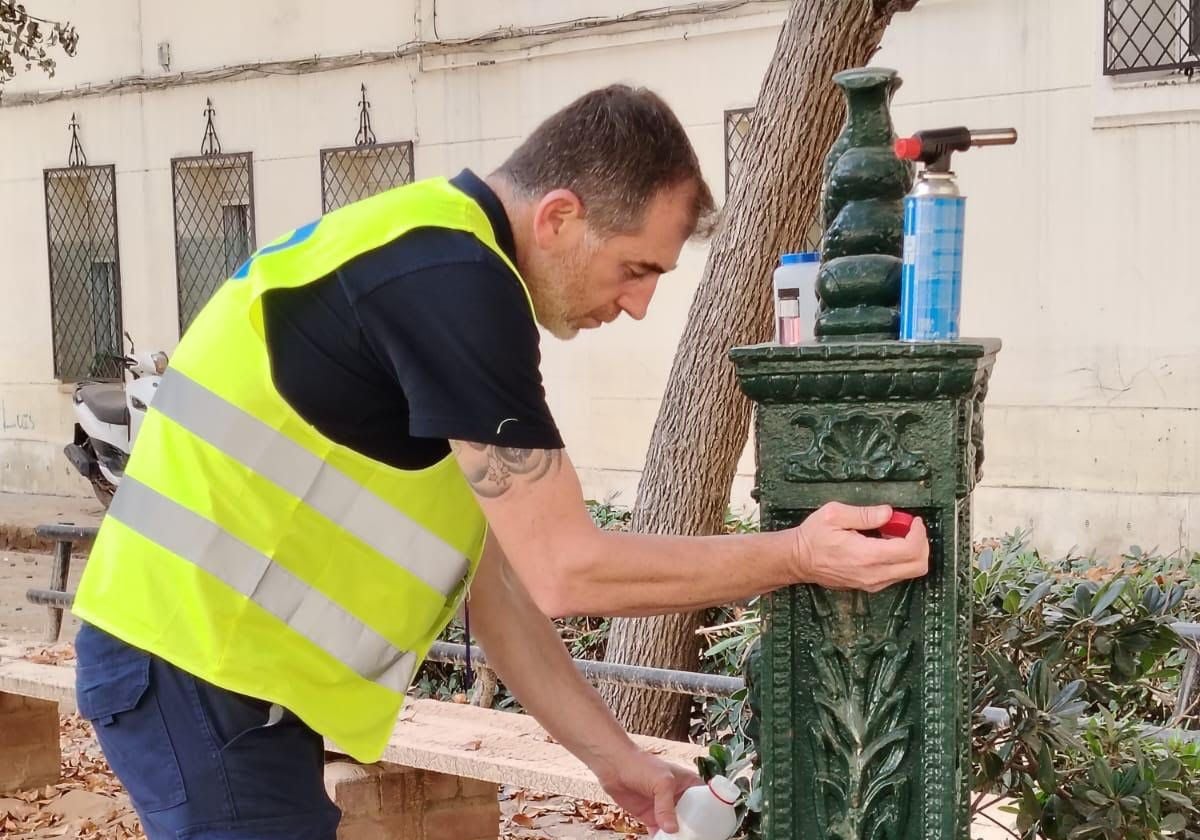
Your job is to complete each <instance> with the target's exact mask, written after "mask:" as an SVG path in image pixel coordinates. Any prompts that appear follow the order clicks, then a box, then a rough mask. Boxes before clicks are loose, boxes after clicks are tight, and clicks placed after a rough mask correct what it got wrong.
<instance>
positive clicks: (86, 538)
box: [25, 525, 1200, 742]
mask: <svg viewBox="0 0 1200 840" xmlns="http://www.w3.org/2000/svg"><path fill="white" fill-rule="evenodd" d="M96 532H97V529H96V528H94V527H89V526H76V525H40V526H38V528H37V529H36V533H37V535H38V536H39V537H41V538H42V539H44V540H53V541H54V542H55V554H54V565H53V568H52V570H51V574H50V588H48V589H40V588H35V589H30V590H28V591H27V592H26V593H25V597H26V599H27V600H29V601H30V602H31V603H34V604H39V605H42V606H45V607H49V609H50V622H51V634H50V635H49V637H48V639H47V640H48V641H50V642H55V641H57V640H58V636H59V628H60V627H61V623H62V611H63V610H64V609H70V608H71V604H72V602H73V601H74V595H73V594H72V593H70V592H67V591H66V582H67V576H68V574H69V572H70V564H71V551H72V548H73V546H74V544H75V543H77V542H90V541H91V540H93V539H95V537H96ZM1172 629H1174V630H1175V632H1176V633H1177V634H1178V635H1179V637H1180V639H1181V640H1182V641H1183V643H1184V645H1185V646H1186V648H1187V651H1188V653H1187V660H1186V662H1185V663H1184V667H1183V674H1182V676H1181V679H1180V685H1179V692H1178V696H1177V700H1176V706H1175V712H1174V714H1173V715H1172V718H1171V721H1170V722H1169V725H1168V726H1154V725H1150V724H1146V725H1144V726H1143V727H1142V729H1143V731H1144V733H1145V734H1146V735H1147V736H1148V737H1153V738H1158V739H1161V740H1172V739H1179V740H1183V741H1198V742H1200V730H1196V729H1178V728H1172V727H1174V726H1177V725H1178V724H1180V723H1183V722H1184V720H1185V719H1187V718H1189V717H1194V716H1195V712H1196V708H1197V706H1200V691H1198V689H1200V623H1198V622H1186V621H1180V622H1176V623H1175V624H1173V625H1172ZM427 659H428V660H429V661H430V662H441V663H447V664H465V663H466V661H467V646H466V645H463V644H455V643H453V642H441V641H439V642H434V643H433V646H432V648H431V649H430V651H429V655H428V656H427ZM571 661H572V662H573V663H574V664H575V667H576V669H577V670H578V671H579V672H580V673H581V674H582V675H583V676H584V677H585V678H586V679H588V680H589V681H591V682H607V683H616V684H621V685H630V686H634V687H636V688H648V689H653V690H656V691H669V692H672V693H675V694H689V695H692V696H695V697H713V698H723V697H724V698H727V697H731V696H733V695H734V694H737V693H738V692H740V691H743V690H744V689H745V688H746V681H745V680H744V679H742V678H741V677H730V676H722V675H720V674H700V673H695V672H693V671H675V670H670V669H667V668H646V667H642V666H639V665H622V664H620V663H616V662H600V661H593V660H588V659H573V660H571ZM471 663H472V667H474V668H480V669H489V668H488V664H487V654H485V653H484V652H483V650H482V649H481V648H479V647H476V646H474V645H472V646H471ZM489 670H490V669H489ZM983 714H984V717H985V718H987V719H988V720H990V721H992V722H993V723H997V724H1002V723H1003V722H1004V721H1005V720H1006V719H1007V715H1008V713H1007V712H1006V711H1005V710H1004V709H998V708H994V707H989V708H987V709H985V710H984V712H983Z"/></svg>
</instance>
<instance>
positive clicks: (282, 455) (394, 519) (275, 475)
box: [127, 368, 469, 597]
mask: <svg viewBox="0 0 1200 840" xmlns="http://www.w3.org/2000/svg"><path fill="white" fill-rule="evenodd" d="M151 410H152V411H158V412H161V413H162V414H164V415H165V416H167V417H169V418H171V419H172V420H174V421H175V422H176V423H178V424H179V425H180V426H182V427H183V428H185V429H187V430H188V431H189V432H191V433H192V434H194V435H196V437H198V438H200V439H201V440H204V441H206V442H208V443H210V444H212V445H213V446H214V447H216V448H217V449H219V450H221V451H222V452H224V453H225V454H226V455H228V456H230V457H231V458H233V459H234V460H237V461H240V462H241V463H242V464H245V465H246V466H247V467H249V468H250V469H252V470H254V471H255V472H256V473H258V474H259V475H261V476H262V477H263V478H265V479H267V480H268V481H270V482H272V483H273V484H277V485H279V487H281V488H282V489H284V490H286V491H287V492H288V493H290V494H291V495H293V496H295V497H297V498H299V499H302V500H303V501H304V502H305V503H306V504H307V505H308V506H309V507H311V508H312V509H313V510H315V511H317V512H318V513H320V514H321V515H322V516H324V517H325V518H326V519H328V520H329V521H331V522H333V523H335V524H336V525H338V526H340V527H341V528H343V529H345V530H346V531H347V532H348V533H350V534H352V535H354V536H355V537H357V538H358V539H360V540H362V541H363V542H364V543H366V544H367V545H369V546H370V547H371V548H373V549H375V550H376V551H378V552H379V553H380V554H382V555H383V556H385V557H387V558H388V559H389V560H391V561H392V562H393V563H395V564H396V565H398V566H400V567H401V568H403V569H404V570H405V571H407V572H409V573H411V574H412V575H413V576H414V577H416V578H418V579H420V580H422V581H424V582H425V583H426V584H428V585H429V586H430V587H431V588H432V589H434V590H436V591H438V592H440V593H441V594H442V595H444V596H446V597H449V596H450V594H451V593H452V592H453V591H454V590H455V588H456V587H457V586H458V585H459V584H460V583H461V582H462V580H463V578H464V577H465V576H466V574H467V572H468V569H469V563H468V561H467V558H465V557H463V555H462V553H461V552H460V551H458V550H457V549H456V548H454V546H452V545H450V544H448V543H446V542H444V541H443V540H441V539H440V538H438V537H437V536H436V535H434V534H432V533H430V532H429V531H427V530H425V529H424V528H423V527H421V526H420V525H419V524H417V523H416V522H414V521H413V520H412V519H410V518H409V517H408V516H406V515H405V514H404V513H403V512H401V511H399V510H397V509H396V508H395V507H393V506H392V505H390V504H388V503H387V502H385V501H384V500H383V499H381V498H379V497H378V496H376V495H375V494H374V493H372V492H371V490H370V489H368V488H366V487H364V486H362V485H361V484H358V483H357V482H355V481H354V480H353V479H351V478H350V477H349V476H347V475H346V474H345V473H343V472H341V471H340V470H338V469H337V468H336V467H334V466H332V465H331V464H329V463H328V462H327V461H324V460H322V459H320V458H318V457H317V456H316V455H313V454H312V453H311V452H309V451H308V450H307V449H305V448H304V447H302V446H300V445H298V444H296V443H295V442H293V441H292V440H290V439H289V438H288V437H286V436H284V435H282V434H280V433H279V432H277V431H275V430H274V429H272V428H271V427H270V426H268V425H267V424H266V423H264V422H262V421H261V420H259V419H258V418H256V417H254V416H252V415H250V414H247V413H246V412H245V411H243V410H242V409H240V408H238V407H237V406H236V405H233V404H232V403H229V402H226V401H225V400H223V399H222V398H221V397H219V396H217V395H216V394H214V393H213V392H212V391H210V390H209V389H207V388H205V387H204V386H203V385H201V384H199V383H198V382H196V381H195V380H193V379H190V378H189V377H187V376H186V375H184V374H182V373H180V372H179V371H177V370H174V369H172V368H168V369H167V372H166V373H165V374H164V375H163V380H162V383H161V384H160V385H159V387H158V391H157V392H156V393H155V395H154V402H153V403H151ZM127 524H128V523H127ZM156 542H157V541H156ZM177 553H178V552H177ZM182 556H183V557H185V558H187V559H189V560H190V559H192V558H191V556H190V555H189V554H187V553H183V554H182Z"/></svg>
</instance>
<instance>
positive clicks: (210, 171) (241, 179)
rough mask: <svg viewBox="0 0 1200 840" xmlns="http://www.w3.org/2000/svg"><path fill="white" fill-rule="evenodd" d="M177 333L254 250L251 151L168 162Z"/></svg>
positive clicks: (185, 326) (174, 159)
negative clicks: (176, 292)
mask: <svg viewBox="0 0 1200 840" xmlns="http://www.w3.org/2000/svg"><path fill="white" fill-rule="evenodd" d="M171 186H172V197H173V202H174V207H175V273H176V279H177V283H178V290H179V333H180V335H182V334H183V332H184V331H185V330H186V329H187V327H188V325H189V324H191V322H192V320H193V319H194V318H195V317H196V315H197V314H198V313H199V312H200V310H201V309H202V308H203V307H204V304H206V303H208V300H209V298H211V297H212V296H213V293H214V292H215V291H216V290H217V288H218V287H219V286H220V285H221V284H222V283H223V282H225V280H226V279H227V278H228V277H229V276H230V275H232V274H233V273H234V271H236V270H237V268H238V266H240V265H241V264H242V263H243V262H245V261H246V260H247V259H249V258H250V254H251V253H252V252H253V251H254V247H255V246H254V169H253V158H252V155H251V154H250V153H249V152H242V153H238V154H220V153H217V154H206V155H199V156H197V157H184V158H173V159H172V160H171Z"/></svg>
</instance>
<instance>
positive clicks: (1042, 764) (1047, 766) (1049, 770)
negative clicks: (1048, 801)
mask: <svg viewBox="0 0 1200 840" xmlns="http://www.w3.org/2000/svg"><path fill="white" fill-rule="evenodd" d="M1037 770H1038V784H1039V785H1041V786H1042V790H1043V791H1045V792H1046V793H1047V794H1051V793H1054V791H1055V790H1057V789H1058V774H1057V773H1055V772H1054V754H1053V753H1052V752H1050V745H1049V744H1047V743H1045V742H1043V743H1042V749H1041V750H1040V751H1039V752H1038V768H1037Z"/></svg>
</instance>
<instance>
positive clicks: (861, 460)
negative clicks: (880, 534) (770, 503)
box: [783, 411, 930, 482]
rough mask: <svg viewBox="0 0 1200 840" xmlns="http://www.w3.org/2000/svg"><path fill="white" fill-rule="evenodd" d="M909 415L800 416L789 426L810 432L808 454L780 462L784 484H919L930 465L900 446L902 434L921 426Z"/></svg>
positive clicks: (850, 413)
mask: <svg viewBox="0 0 1200 840" xmlns="http://www.w3.org/2000/svg"><path fill="white" fill-rule="evenodd" d="M920 419H921V417H920V415H919V414H917V413H916V412H912V411H899V412H869V411H851V412H844V413H840V414H836V415H834V414H831V415H826V416H823V417H818V416H813V415H811V414H798V415H796V416H795V417H794V418H793V420H792V422H793V423H794V424H795V425H797V426H801V427H804V428H807V429H809V430H810V431H811V432H812V443H811V444H810V446H809V448H808V450H806V451H804V452H797V453H795V454H793V455H789V456H788V457H787V458H786V460H785V462H784V473H783V474H784V478H785V479H787V480H788V481H796V482H808V481H919V480H921V479H923V478H928V477H929V475H930V468H929V464H928V463H926V461H925V460H924V459H923V458H922V457H921V456H920V455H919V454H918V453H915V452H910V451H908V449H906V448H905V447H904V444H903V442H902V440H901V435H902V434H903V432H904V430H905V429H906V428H908V427H909V426H911V425H913V424H915V423H917V422H919V421H920Z"/></svg>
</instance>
